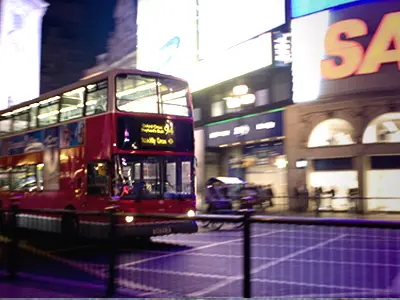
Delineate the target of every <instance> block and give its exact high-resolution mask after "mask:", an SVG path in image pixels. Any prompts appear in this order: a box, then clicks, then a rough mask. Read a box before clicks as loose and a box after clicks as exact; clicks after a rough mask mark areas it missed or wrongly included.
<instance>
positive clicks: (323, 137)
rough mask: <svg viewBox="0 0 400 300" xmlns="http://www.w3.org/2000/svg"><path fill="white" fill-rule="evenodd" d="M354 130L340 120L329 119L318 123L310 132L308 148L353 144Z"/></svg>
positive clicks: (347, 123)
mask: <svg viewBox="0 0 400 300" xmlns="http://www.w3.org/2000/svg"><path fill="white" fill-rule="evenodd" d="M353 136H354V128H353V126H352V125H351V124H350V123H349V122H347V121H345V120H342V119H329V120H325V121H323V122H321V123H319V124H318V125H317V126H316V127H315V128H314V129H313V131H312V132H311V135H310V138H309V140H308V147H309V148H315V147H328V146H344V145H352V144H354V138H353Z"/></svg>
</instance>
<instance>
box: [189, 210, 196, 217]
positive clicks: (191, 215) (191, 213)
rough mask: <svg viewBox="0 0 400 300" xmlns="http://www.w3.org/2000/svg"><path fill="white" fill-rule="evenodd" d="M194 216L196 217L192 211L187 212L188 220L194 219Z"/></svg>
mask: <svg viewBox="0 0 400 300" xmlns="http://www.w3.org/2000/svg"><path fill="white" fill-rule="evenodd" d="M195 215H196V213H195V212H194V211H193V210H189V211H188V212H187V216H188V217H190V218H192V217H194V216H195Z"/></svg>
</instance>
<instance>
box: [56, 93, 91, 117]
mask: <svg viewBox="0 0 400 300" xmlns="http://www.w3.org/2000/svg"><path fill="white" fill-rule="evenodd" d="M84 94H85V88H84V87H80V88H78V89H75V90H73V91H70V92H66V93H64V94H63V95H62V100H61V110H60V112H61V116H60V121H61V122H63V121H67V120H71V119H75V118H79V117H82V116H83V100H84Z"/></svg>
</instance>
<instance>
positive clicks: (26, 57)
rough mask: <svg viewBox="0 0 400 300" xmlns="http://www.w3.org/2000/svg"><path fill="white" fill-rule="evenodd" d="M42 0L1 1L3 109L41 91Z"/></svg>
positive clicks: (44, 6) (0, 105) (0, 103)
mask: <svg viewBox="0 0 400 300" xmlns="http://www.w3.org/2000/svg"><path fill="white" fill-rule="evenodd" d="M47 6H48V4H47V3H46V2H44V1H42V0H1V1H0V82H1V89H0V110H1V109H6V108H7V107H9V106H12V105H16V104H18V103H21V102H24V101H27V100H30V99H33V98H36V97H38V96H39V94H40V59H41V36H42V19H43V15H44V14H45V12H46V10H47Z"/></svg>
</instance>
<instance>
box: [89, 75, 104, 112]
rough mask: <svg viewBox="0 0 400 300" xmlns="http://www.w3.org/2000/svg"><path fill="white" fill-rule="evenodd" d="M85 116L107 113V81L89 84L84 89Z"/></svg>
mask: <svg viewBox="0 0 400 300" xmlns="http://www.w3.org/2000/svg"><path fill="white" fill-rule="evenodd" d="M86 90H87V99H86V115H87V116H90V115H95V114H101V113H103V112H106V111H107V99H108V95H107V94H108V86H107V81H102V82H99V83H96V84H89V85H88V86H87V87H86Z"/></svg>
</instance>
